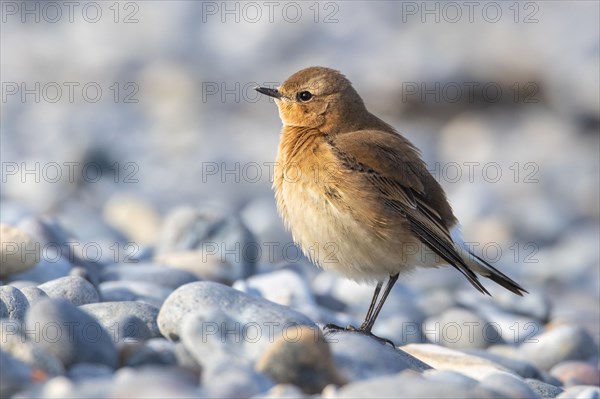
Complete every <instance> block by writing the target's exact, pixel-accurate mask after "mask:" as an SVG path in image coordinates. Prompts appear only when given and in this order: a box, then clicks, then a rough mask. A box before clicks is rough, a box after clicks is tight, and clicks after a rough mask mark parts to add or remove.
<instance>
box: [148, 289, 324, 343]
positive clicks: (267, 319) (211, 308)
mask: <svg viewBox="0 0 600 399" xmlns="http://www.w3.org/2000/svg"><path fill="white" fill-rule="evenodd" d="M189 314H196V315H197V317H198V322H200V323H202V322H206V323H212V324H210V325H209V324H204V328H205V333H207V331H206V328H211V329H212V328H213V327H214V328H217V329H219V328H220V327H219V325H218V323H216V322H215V321H216V320H215V319H213V318H216V317H218V319H223V321H224V320H225V319H227V320H231V321H232V322H233V323H234V325H233V327H235V328H237V331H238V332H241V330H243V329H244V328H245V329H246V330H247V332H250V331H249V330H250V328H254V329H256V330H257V331H258V332H259V333H260V336H261V338H260V341H265V342H268V339H269V335H273V334H277V333H279V332H281V331H282V330H283V329H284V327H287V326H290V325H307V326H311V327H314V326H315V324H314V323H313V322H312V321H311V320H310V319H308V318H307V317H306V316H304V315H303V314H301V313H298V312H296V311H294V310H292V309H290V308H287V307H285V306H281V305H278V304H275V303H273V302H270V301H267V300H265V299H262V298H256V297H253V296H250V295H247V294H244V293H243V292H240V291H237V290H235V289H233V288H231V287H227V286H225V285H222V284H218V283H213V282H207V281H200V282H195V283H189V284H186V285H184V286H181V287H179V288H178V289H177V290H175V291H173V293H172V294H171V295H170V296H169V297H168V298H167V300H166V301H165V303H164V304H163V306H162V307H161V309H160V312H159V314H158V320H157V321H158V327H159V329H160V331H161V333H162V334H163V336H165V337H167V338H169V339H172V340H177V339H179V336H180V331H179V328H180V326H181V323H182V320H183V318H184V317H185V316H186V315H189ZM235 323H237V324H235ZM199 326H200V327H202V325H199ZM211 331H212V330H211ZM273 331H274V332H273ZM272 332H273V333H272ZM217 333H218V330H217V331H215V334H217ZM273 338H274V337H273V336H271V337H270V339H273ZM216 339H217V340H219V341H220V337H218V336H217V337H216ZM231 339H239V340H240V341H241V337H240V335H239V334H238V335H237V336H236V335H234V334H232V335H231ZM258 346H260V345H258V344H255V345H254V347H258ZM256 351H257V353H259V352H260V350H258V348H257V350H256Z"/></svg>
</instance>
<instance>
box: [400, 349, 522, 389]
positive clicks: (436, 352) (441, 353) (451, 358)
mask: <svg viewBox="0 0 600 399" xmlns="http://www.w3.org/2000/svg"><path fill="white" fill-rule="evenodd" d="M400 349H401V350H403V351H405V352H407V353H408V354H410V355H412V356H414V357H416V358H417V359H419V360H421V361H422V362H424V363H426V364H428V365H430V366H431V367H433V368H435V369H437V370H449V371H456V372H459V373H461V374H464V375H466V376H468V377H471V378H473V379H476V380H478V381H481V380H483V379H484V378H486V377H487V376H488V375H490V374H494V373H508V374H511V375H516V374H514V373H513V372H512V371H510V370H508V369H507V368H505V367H502V366H501V365H499V364H496V363H494V362H492V361H490V360H487V359H483V358H479V357H476V356H473V355H468V354H466V353H463V352H459V351H457V350H453V349H449V348H445V347H443V346H440V345H434V344H410V345H405V346H402V347H400Z"/></svg>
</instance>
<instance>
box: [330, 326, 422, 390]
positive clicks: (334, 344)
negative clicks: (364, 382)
mask: <svg viewBox="0 0 600 399" xmlns="http://www.w3.org/2000/svg"><path fill="white" fill-rule="evenodd" d="M325 337H326V339H327V342H328V343H329V347H330V348H331V352H332V353H333V359H334V363H335V365H336V368H337V370H338V371H339V373H340V374H341V376H342V377H343V378H344V379H346V380H347V381H355V380H359V379H368V378H373V377H376V376H381V375H385V374H394V373H398V372H400V371H403V370H407V369H408V370H414V371H418V372H422V371H424V370H427V369H430V368H431V367H430V366H429V365H428V364H426V363H424V362H422V361H420V360H419V359H417V358H415V357H414V356H412V355H410V354H408V353H406V352H405V351H403V350H400V349H396V348H392V347H391V346H390V345H387V344H386V345H383V344H381V343H380V342H379V341H377V340H376V339H374V338H371V337H368V336H366V335H364V334H361V333H355V332H346V331H339V332H336V333H330V334H326V336H325ZM356 348H361V350H359V351H358V350H356Z"/></svg>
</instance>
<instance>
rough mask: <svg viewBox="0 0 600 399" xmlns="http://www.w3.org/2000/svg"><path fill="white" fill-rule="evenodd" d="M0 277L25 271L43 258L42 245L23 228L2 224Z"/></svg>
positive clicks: (0, 227)
mask: <svg viewBox="0 0 600 399" xmlns="http://www.w3.org/2000/svg"><path fill="white" fill-rule="evenodd" d="M0 259H2V262H0V278H5V277H8V276H12V275H14V274H18V273H23V272H25V271H27V270H29V269H31V268H32V267H34V266H35V265H36V264H37V263H38V262H39V261H40V259H41V245H40V243H39V242H36V241H35V240H34V239H33V238H32V237H31V236H30V235H29V234H27V233H26V232H24V231H23V230H21V229H19V228H17V227H13V226H9V225H7V224H0Z"/></svg>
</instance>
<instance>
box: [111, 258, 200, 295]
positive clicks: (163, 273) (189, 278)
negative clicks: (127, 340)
mask: <svg viewBox="0 0 600 399" xmlns="http://www.w3.org/2000/svg"><path fill="white" fill-rule="evenodd" d="M100 279H101V281H115V280H124V281H137V282H146V283H153V284H158V285H160V286H161V287H165V288H169V289H171V290H174V289H176V288H178V287H180V286H182V285H184V284H187V283H191V282H194V281H198V277H196V276H195V275H194V274H192V273H190V272H187V271H185V270H179V269H175V268H172V267H168V266H162V265H156V264H152V263H139V264H131V265H130V264H123V263H118V264H115V265H109V266H106V267H104V269H103V270H102V273H101V275H100Z"/></svg>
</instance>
